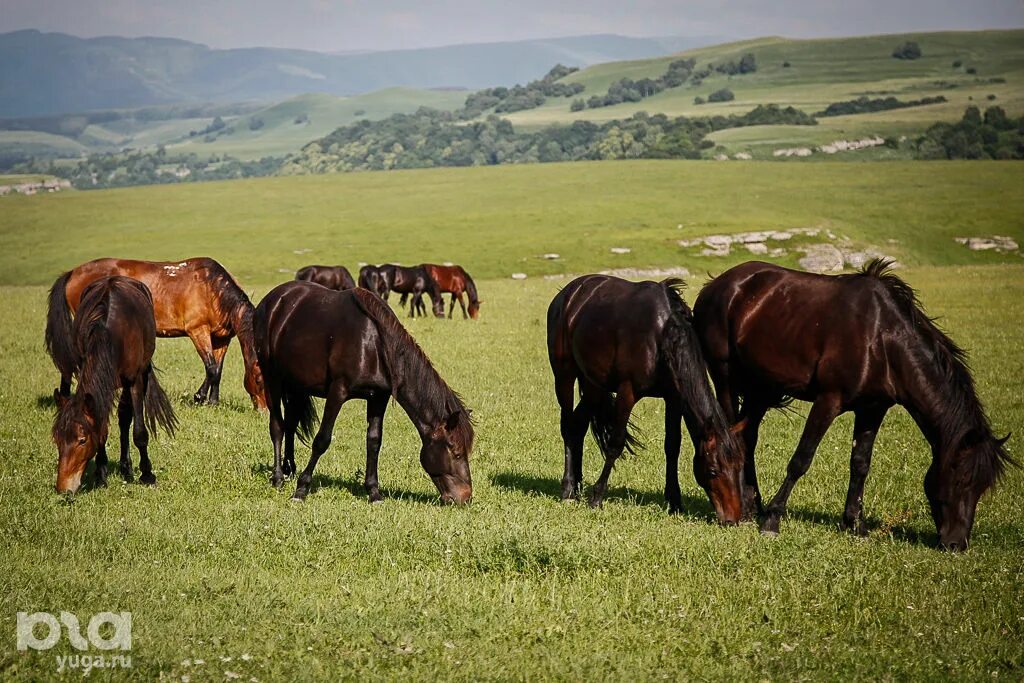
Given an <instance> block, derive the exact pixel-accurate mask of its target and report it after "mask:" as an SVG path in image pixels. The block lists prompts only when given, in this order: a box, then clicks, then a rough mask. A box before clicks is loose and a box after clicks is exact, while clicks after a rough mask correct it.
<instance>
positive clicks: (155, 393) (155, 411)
mask: <svg viewBox="0 0 1024 683" xmlns="http://www.w3.org/2000/svg"><path fill="white" fill-rule="evenodd" d="M156 374H157V370H156V368H155V367H153V366H150V373H149V382H148V383H147V384H146V398H145V404H146V406H145V407H146V427H147V428H148V429H149V432H150V433H151V434H155V433H156V428H157V425H160V426H161V427H163V430H164V431H165V432H167V435H168V436H174V431H175V430H176V429H177V428H178V416H177V415H175V414H174V408H173V407H172V406H171V402H170V400H169V399H168V398H167V394H166V393H164V388H163V387H162V386H160V382H158V381H157V378H156Z"/></svg>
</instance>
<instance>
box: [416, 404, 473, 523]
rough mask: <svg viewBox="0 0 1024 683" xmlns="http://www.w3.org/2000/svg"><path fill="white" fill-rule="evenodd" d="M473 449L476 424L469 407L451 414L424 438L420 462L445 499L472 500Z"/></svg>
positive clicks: (452, 500) (443, 499) (448, 500)
mask: <svg viewBox="0 0 1024 683" xmlns="http://www.w3.org/2000/svg"><path fill="white" fill-rule="evenodd" d="M472 450H473V425H472V424H471V423H470V421H469V415H468V413H467V412H466V411H465V410H457V411H456V412H454V413H452V414H450V415H449V416H448V417H447V418H445V420H444V421H443V422H441V424H439V425H438V426H437V427H436V428H435V429H434V430H433V431H432V432H430V434H429V435H428V436H426V437H424V439H423V448H422V449H421V450H420V464H422V465H423V469H424V470H426V472H427V474H428V475H430V479H431V481H433V482H434V486H436V487H437V491H438V493H439V494H441V500H442V501H443V502H445V503H459V504H463V503H468V502H469V501H470V499H471V498H472V497H473V481H472V479H471V478H470V474H469V454H470V451H472Z"/></svg>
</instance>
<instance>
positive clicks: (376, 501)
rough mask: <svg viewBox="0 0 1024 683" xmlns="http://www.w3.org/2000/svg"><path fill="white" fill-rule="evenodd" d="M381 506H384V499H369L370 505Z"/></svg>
mask: <svg viewBox="0 0 1024 683" xmlns="http://www.w3.org/2000/svg"><path fill="white" fill-rule="evenodd" d="M383 504H384V499H383V498H379V497H378V498H374V497H372V496H371V497H370V505H383Z"/></svg>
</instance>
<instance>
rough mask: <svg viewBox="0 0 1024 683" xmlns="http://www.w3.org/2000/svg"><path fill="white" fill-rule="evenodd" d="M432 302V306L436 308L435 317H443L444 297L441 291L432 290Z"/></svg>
mask: <svg viewBox="0 0 1024 683" xmlns="http://www.w3.org/2000/svg"><path fill="white" fill-rule="evenodd" d="M430 303H431V307H432V308H433V309H434V317H435V318H443V317H444V297H443V296H441V292H437V294H434V293H433V292H431V293H430Z"/></svg>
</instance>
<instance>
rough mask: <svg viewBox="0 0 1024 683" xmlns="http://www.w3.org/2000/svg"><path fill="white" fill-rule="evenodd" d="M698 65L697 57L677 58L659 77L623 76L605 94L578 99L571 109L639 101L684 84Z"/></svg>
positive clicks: (576, 109) (577, 109) (594, 107)
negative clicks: (638, 78)
mask: <svg viewBox="0 0 1024 683" xmlns="http://www.w3.org/2000/svg"><path fill="white" fill-rule="evenodd" d="M696 65H697V60H695V59H677V60H675V61H673V62H671V63H670V64H669V65H668V71H666V72H665V73H664V74H663V75H661V76H659V77H658V78H641V79H640V80H638V81H634V80H633V79H631V78H622V79H620V80H618V81H615V82H614V83H612V84H611V85H610V86H609V87H608V92H607V93H605V94H604V95H594V96H592V97H590V98H589V99H588V100H587V101H586V102H584V101H583V100H576V101H575V102H573V103H572V106H571V107H570V109H571V110H572V111H580V110H581V109H584V108H588V109H597V108H598V107H610V106H612V105H615V104H621V103H623V102H639V101H640V100H642V99H644V98H645V97H650V96H651V95H657V94H658V93H660V92H661V91H662V90H665V89H666V88H678V87H679V86H681V85H683V84H684V83H686V81H687V80H688V79H689V78H690V76H691V74H692V73H693V68H694V67H695V66H696Z"/></svg>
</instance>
